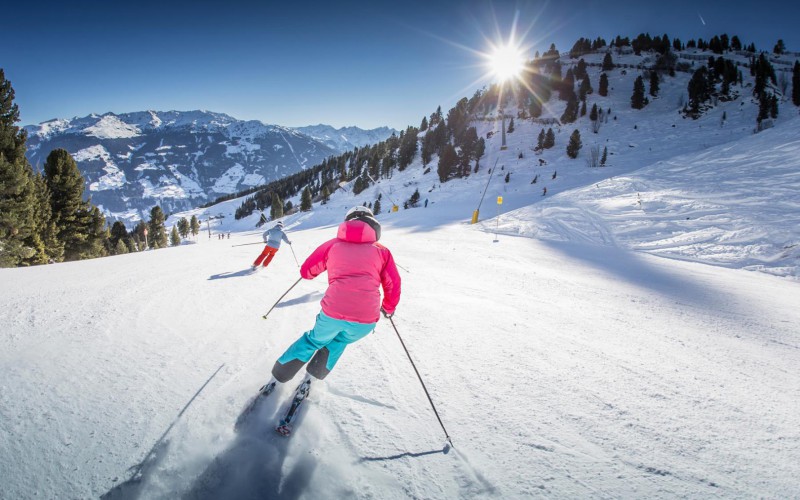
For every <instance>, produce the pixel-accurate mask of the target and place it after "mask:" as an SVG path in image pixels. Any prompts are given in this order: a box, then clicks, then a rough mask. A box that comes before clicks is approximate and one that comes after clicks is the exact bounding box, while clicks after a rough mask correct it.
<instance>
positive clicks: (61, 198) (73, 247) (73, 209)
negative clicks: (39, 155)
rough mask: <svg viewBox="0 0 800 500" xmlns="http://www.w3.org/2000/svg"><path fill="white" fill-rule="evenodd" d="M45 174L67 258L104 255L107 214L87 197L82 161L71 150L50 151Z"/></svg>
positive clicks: (59, 234)
mask: <svg viewBox="0 0 800 500" xmlns="http://www.w3.org/2000/svg"><path fill="white" fill-rule="evenodd" d="M44 178H45V181H46V183H47V188H48V189H49V191H50V206H51V209H52V214H53V221H54V223H55V226H56V228H57V231H58V240H59V241H61V242H62V243H63V244H64V259H65V260H78V259H86V258H92V257H99V256H100V255H102V254H103V248H104V241H103V240H104V234H103V225H104V224H105V218H104V217H103V216H102V214H101V213H100V211H99V210H97V209H96V208H97V207H94V206H92V205H91V203H90V202H88V201H84V199H83V190H84V179H83V176H82V175H81V172H80V170H78V164H77V163H75V160H74V159H73V158H72V156H71V155H70V154H69V153H68V152H67V150H65V149H54V150H53V151H51V152H50V154H49V155H48V156H47V159H46V160H45V163H44ZM98 240H99V241H98Z"/></svg>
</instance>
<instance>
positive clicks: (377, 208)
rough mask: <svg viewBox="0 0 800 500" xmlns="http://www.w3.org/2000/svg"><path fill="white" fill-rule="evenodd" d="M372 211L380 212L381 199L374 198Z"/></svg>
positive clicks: (376, 213) (374, 212)
mask: <svg viewBox="0 0 800 500" xmlns="http://www.w3.org/2000/svg"><path fill="white" fill-rule="evenodd" d="M372 213H373V214H375V215H378V214H379V213H381V200H375V203H373V204H372Z"/></svg>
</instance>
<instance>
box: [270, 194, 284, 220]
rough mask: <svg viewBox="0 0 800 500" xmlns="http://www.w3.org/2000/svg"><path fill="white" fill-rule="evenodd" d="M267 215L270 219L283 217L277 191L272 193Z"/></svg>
mask: <svg viewBox="0 0 800 500" xmlns="http://www.w3.org/2000/svg"><path fill="white" fill-rule="evenodd" d="M269 217H270V219H272V220H275V219H280V218H281V217H283V201H281V198H280V196H278V193H275V192H273V193H272V206H271V208H270V211H269Z"/></svg>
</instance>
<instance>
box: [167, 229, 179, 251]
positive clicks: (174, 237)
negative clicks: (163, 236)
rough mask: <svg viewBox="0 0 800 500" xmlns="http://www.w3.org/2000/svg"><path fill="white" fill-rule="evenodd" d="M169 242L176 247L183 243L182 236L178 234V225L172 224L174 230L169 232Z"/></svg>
mask: <svg viewBox="0 0 800 500" xmlns="http://www.w3.org/2000/svg"><path fill="white" fill-rule="evenodd" d="M169 244H170V245H172V246H174V247H176V246H178V245H180V244H181V237H180V235H179V234H178V227H177V226H172V231H171V232H170V233H169Z"/></svg>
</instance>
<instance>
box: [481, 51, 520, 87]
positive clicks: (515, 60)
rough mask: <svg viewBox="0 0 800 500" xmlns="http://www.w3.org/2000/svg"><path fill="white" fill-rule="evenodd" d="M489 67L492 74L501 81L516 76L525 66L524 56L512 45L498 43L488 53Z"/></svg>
mask: <svg viewBox="0 0 800 500" xmlns="http://www.w3.org/2000/svg"><path fill="white" fill-rule="evenodd" d="M489 68H490V70H491V73H492V75H493V76H494V77H495V78H497V79H498V80H499V81H501V82H505V81H507V80H510V79H512V78H516V77H518V76H519V75H520V73H522V70H523V69H524V68H525V56H524V55H523V54H522V51H521V50H520V49H519V48H518V47H516V46H514V45H512V44H508V45H500V46H498V47H495V48H494V50H493V51H492V52H491V53H490V54H489Z"/></svg>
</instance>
